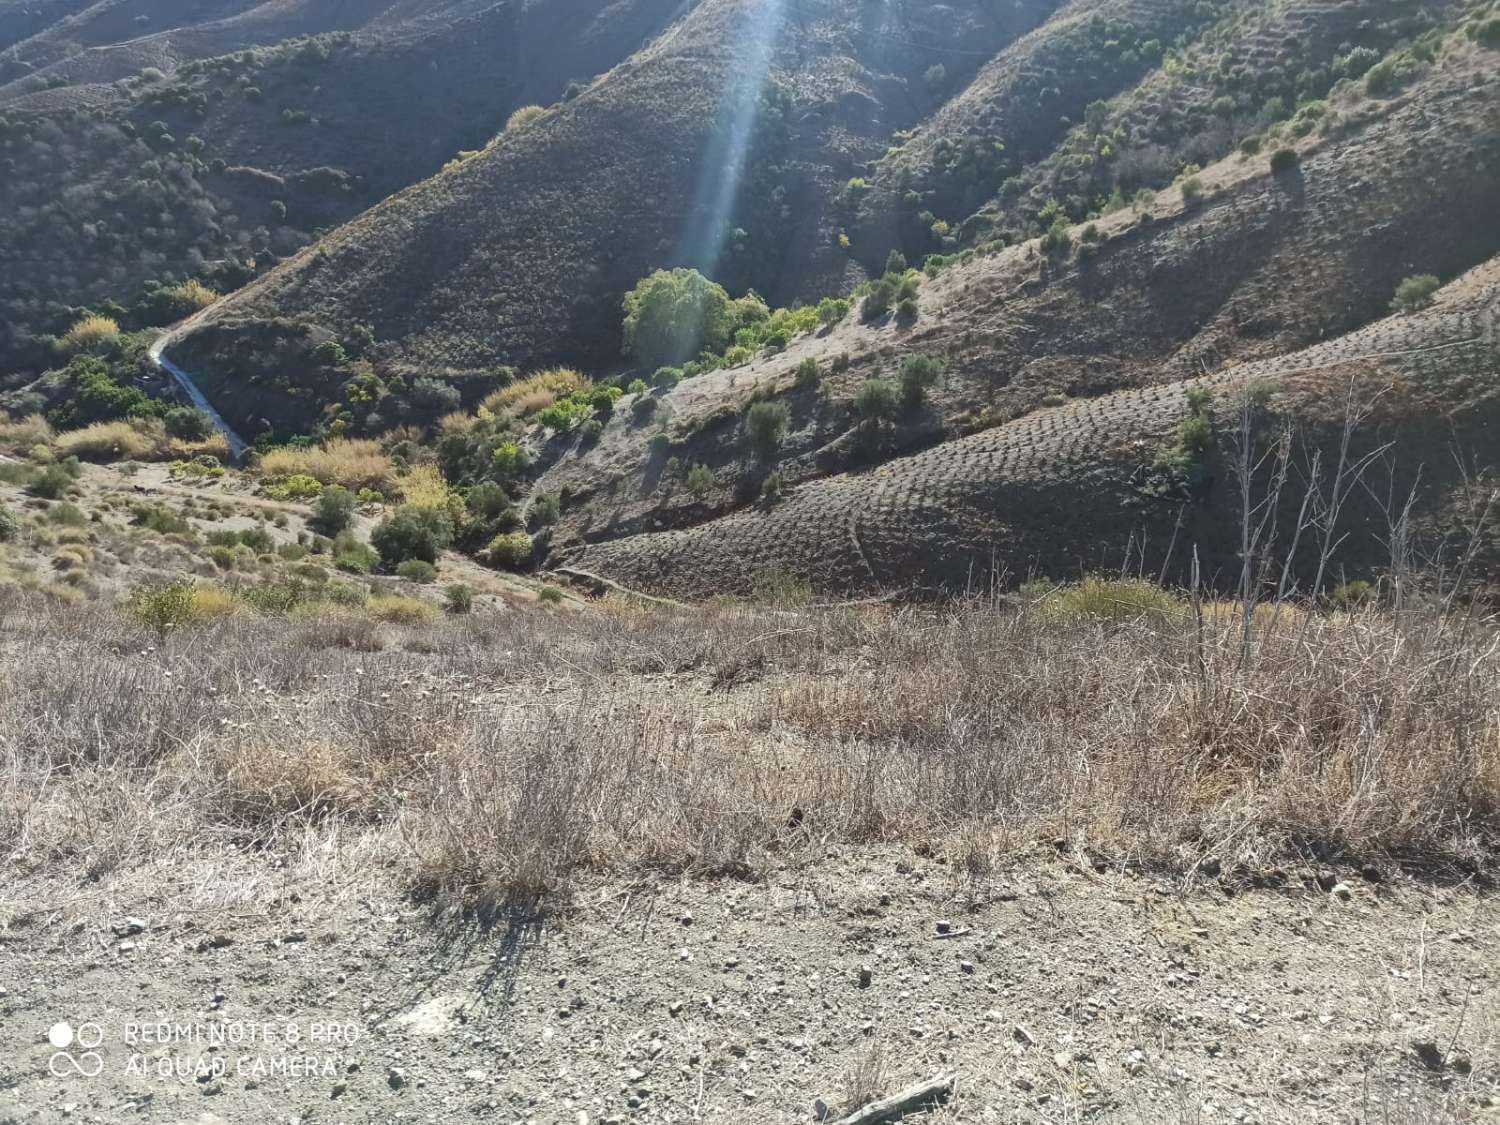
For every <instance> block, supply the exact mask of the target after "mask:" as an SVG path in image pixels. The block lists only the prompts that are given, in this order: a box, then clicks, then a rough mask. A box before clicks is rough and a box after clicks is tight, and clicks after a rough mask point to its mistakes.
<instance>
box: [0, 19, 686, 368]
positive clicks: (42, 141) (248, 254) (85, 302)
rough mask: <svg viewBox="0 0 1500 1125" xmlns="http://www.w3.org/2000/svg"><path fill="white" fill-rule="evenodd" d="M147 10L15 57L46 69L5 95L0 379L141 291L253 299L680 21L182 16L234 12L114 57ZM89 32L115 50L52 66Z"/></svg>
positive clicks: (95, 49)
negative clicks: (385, 206) (167, 286)
mask: <svg viewBox="0 0 1500 1125" xmlns="http://www.w3.org/2000/svg"><path fill="white" fill-rule="evenodd" d="M141 7H142V6H141V5H133V6H132V5H121V4H99V5H95V6H93V7H91V8H90V9H89V10H88V13H86V15H87V17H88V18H87V19H84V18H83V17H79V20H80V21H82V22H81V23H79V22H78V21H74V22H72V23H67V24H66V25H65V26H62V27H61V28H54V29H52V30H51V32H50V33H49V34H50V36H51V38H47V37H45V36H44V37H42V38H41V39H38V38H32V39H28V40H26V41H23V42H20V43H17V44H15V45H13V46H12V47H11V48H10V49H9V50H8V51H6V52H4V53H3V54H0V68H3V66H4V65H5V63H6V62H8V63H9V64H10V65H11V66H12V67H13V68H14V67H21V65H22V62H23V61H24V62H25V63H26V67H27V68H39V69H36V72H35V73H31V74H29V75H28V76H27V77H25V78H16V79H14V80H13V81H11V82H9V84H6V85H0V160H3V162H4V167H5V168H6V169H7V170H8V174H7V175H5V176H4V177H3V178H0V272H3V280H0V321H3V323H0V368H11V369H15V368H19V369H21V370H23V371H30V372H31V373H33V374H34V373H35V372H36V371H37V370H39V369H40V368H41V367H43V366H45V364H46V363H47V361H48V355H47V352H46V346H45V343H42V344H38V343H37V342H35V341H34V339H33V337H34V336H37V335H46V334H57V335H60V334H62V332H64V331H65V330H66V328H67V326H68V324H70V323H71V322H72V321H73V319H75V318H76V317H77V315H78V310H79V308H80V307H81V306H87V307H90V308H93V309H95V310H97V311H109V310H110V309H114V308H124V309H127V310H128V309H131V308H133V307H134V306H135V304H136V303H137V301H138V300H139V298H140V296H141V293H142V288H143V286H144V285H145V284H146V283H147V282H150V281H164V282H175V281H180V280H182V279H184V278H187V277H195V278H197V279H199V280H201V281H203V282H205V283H206V284H208V285H209V287H210V288H212V289H214V290H216V291H218V292H227V291H230V290H232V289H235V288H237V287H239V286H240V285H243V284H244V283H245V282H246V281H247V280H249V279H251V278H253V277H254V276H256V274H257V272H264V271H265V270H267V269H269V268H270V267H271V266H273V265H274V264H275V263H276V262H277V261H278V260H280V259H281V258H282V257H285V256H287V255H290V254H292V253H294V252H296V251H297V250H298V249H300V248H301V247H303V246H306V245H307V244H308V243H309V242H311V241H313V240H314V239H315V237H316V236H317V235H318V234H319V233H320V232H321V231H323V230H324V229H326V228H330V227H334V226H337V225H338V224H340V223H342V222H344V221H346V220H348V219H350V218H353V217H354V216H355V215H357V214H358V213H359V212H360V211H362V210H364V209H365V208H368V207H369V206H371V205H372V204H374V203H376V202H378V201H379V200H380V199H382V198H384V197H385V196H387V195H389V194H391V193H392V192H395V191H398V190H400V189H401V188H403V187H405V186H407V185H408V184H411V183H413V182H415V181H417V180H420V179H423V178H425V177H427V176H430V175H432V174H433V173H435V172H437V171H439V170H440V169H441V168H442V167H443V165H444V164H446V163H448V162H449V161H452V160H454V159H455V158H456V157H457V156H458V155H459V154H460V153H461V152H464V151H469V150H477V149H481V148H483V147H484V145H485V144H486V143H487V142H488V141H490V139H491V138H493V137H494V136H495V135H496V134H497V133H499V132H500V131H501V130H502V129H503V128H504V126H505V122H506V119H507V117H508V116H509V114H510V113H511V112H512V111H514V110H515V109H517V108H518V107H520V106H524V105H528V104H533V103H538V102H539V103H543V104H546V103H548V102H551V101H554V100H557V99H559V98H561V97H563V96H564V94H565V91H566V90H567V89H568V87H569V84H570V82H573V81H575V80H576V81H587V80H588V79H589V78H591V77H592V76H593V75H595V74H597V73H599V72H600V71H603V70H607V69H608V68H609V67H611V66H613V65H614V64H615V63H617V62H618V61H619V60H620V59H621V58H623V57H625V55H627V54H629V53H630V52H631V51H634V50H635V49H636V48H637V47H638V46H639V45H640V44H641V43H642V42H643V41H645V40H646V39H648V38H649V37H650V36H651V35H652V34H654V33H655V32H656V31H657V30H658V29H659V28H660V26H661V24H662V21H663V20H664V19H665V18H666V16H667V14H668V13H669V11H670V5H668V4H666V3H664V2H660V0H641V2H639V3H634V2H631V3H623V4H593V3H587V2H584V3H578V4H561V5H547V6H542V7H538V6H527V5H523V4H520V3H514V2H512V3H480V2H477V0H469V2H465V3H455V4H448V5H441V6H437V7H434V6H432V5H410V4H391V3H387V4H379V5H377V4H336V5H335V4H322V3H318V4H301V5H294V4H286V3H279V4H264V5H255V6H246V5H238V6H236V5H233V4H222V3H221V4H201V3H200V4H192V5H186V6H185V7H187V8H190V9H191V10H192V11H193V12H196V13H199V14H200V15H204V16H206V15H208V14H213V13H216V14H218V15H219V16H220V17H221V18H215V19H212V20H209V19H206V18H205V19H201V20H198V21H197V22H185V23H184V24H183V25H182V26H174V27H173V28H172V29H171V30H165V31H161V32H158V33H154V34H149V35H146V36H144V37H140V38H134V39H132V40H131V41H130V42H129V43H128V44H125V45H112V44H111V42H110V36H111V35H117V34H125V33H126V32H125V31H122V30H121V28H122V26H125V27H128V28H130V29H134V28H135V26H136V25H135V23H134V21H133V20H125V24H124V25H121V22H120V21H121V19H123V18H124V17H125V16H126V15H128V12H127V11H126V9H132V8H141ZM237 7H238V8H243V9H245V10H244V11H240V12H238V14H232V15H231V14H224V13H226V12H230V11H231V10H233V9H236V8H237ZM171 14H172V13H170V12H167V11H163V10H161V9H159V8H156V7H152V8H151V10H150V13H149V20H148V23H149V22H150V21H155V22H156V23H160V22H164V21H165V19H166V18H167V17H168V16H170V15H171ZM183 19H184V20H186V16H185V15H184V16H183ZM75 25H76V26H75ZM315 32H316V33H322V34H318V35H316V36H314V37H312V38H309V37H308V36H309V34H311V33H315ZM132 33H133V32H132ZM74 35H77V36H82V37H83V38H84V39H85V40H86V41H88V42H89V43H90V44H93V41H94V40H99V43H98V44H97V45H90V46H89V47H88V49H87V50H86V51H84V52H83V53H82V54H68V55H66V57H64V58H63V59H61V61H58V62H56V63H53V64H50V65H47V66H44V67H43V66H40V60H42V59H45V58H47V57H49V51H48V49H46V47H47V44H48V43H54V42H55V41H60V40H59V37H67V36H74ZM66 41H67V42H75V41H76V40H73V39H67V40H66ZM115 315H119V314H115ZM179 315H180V314H179ZM154 322H155V323H165V321H161V320H156V321H154Z"/></svg>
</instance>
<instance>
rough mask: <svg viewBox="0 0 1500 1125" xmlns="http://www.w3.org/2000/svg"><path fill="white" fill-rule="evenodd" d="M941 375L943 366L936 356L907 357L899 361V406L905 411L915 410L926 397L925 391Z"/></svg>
mask: <svg viewBox="0 0 1500 1125" xmlns="http://www.w3.org/2000/svg"><path fill="white" fill-rule="evenodd" d="M942 373H943V364H942V361H941V360H939V359H938V358H937V357H936V356H930V355H909V356H907V357H906V358H905V359H904V360H902V361H901V405H902V407H904V408H905V409H906V410H916V409H917V408H918V407H919V406H921V405H922V402H923V400H924V399H925V398H926V397H927V391H928V389H929V388H931V387H932V386H933V385H935V384H936V383H937V381H938V377H939V376H940V375H942Z"/></svg>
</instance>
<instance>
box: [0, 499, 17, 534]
mask: <svg viewBox="0 0 1500 1125" xmlns="http://www.w3.org/2000/svg"><path fill="white" fill-rule="evenodd" d="M20 530H21V524H20V521H19V520H17V519H16V514H15V513H14V512H12V511H11V510H10V509H9V508H7V507H6V506H5V505H4V504H0V543H9V542H11V541H12V540H14V539H15V537H16V535H17V534H18V533H19V532H20Z"/></svg>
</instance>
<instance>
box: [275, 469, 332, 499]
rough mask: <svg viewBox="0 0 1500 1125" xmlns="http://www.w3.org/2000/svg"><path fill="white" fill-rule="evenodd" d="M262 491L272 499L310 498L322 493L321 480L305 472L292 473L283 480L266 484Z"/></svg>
mask: <svg viewBox="0 0 1500 1125" xmlns="http://www.w3.org/2000/svg"><path fill="white" fill-rule="evenodd" d="M262 491H264V492H265V494H266V495H267V496H268V497H270V498H271V499H272V500H311V499H313V497H315V496H320V495H322V492H323V482H322V481H320V480H318V479H317V478H316V477H310V476H308V475H307V474H306V473H294V474H292V475H291V476H289V477H287V478H286V479H285V480H282V481H277V482H276V483H275V484H270V485H267V486H266V487H265V488H264V489H263V490H262Z"/></svg>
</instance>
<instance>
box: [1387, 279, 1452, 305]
mask: <svg viewBox="0 0 1500 1125" xmlns="http://www.w3.org/2000/svg"><path fill="white" fill-rule="evenodd" d="M1441 287H1442V283H1441V282H1440V281H1438V279H1437V278H1436V277H1434V276H1433V275H1432V274H1430V273H1419V274H1414V275H1412V276H1411V277H1406V278H1403V279H1402V281H1401V284H1400V285H1398V286H1396V296H1395V297H1394V299H1392V301H1391V307H1392V308H1393V309H1395V310H1396V311H1397V312H1403V313H1414V312H1420V311H1421V310H1422V309H1425V308H1426V307H1427V306H1428V305H1430V304H1432V298H1433V297H1434V296H1435V295H1436V293H1437V291H1438V289H1440V288H1441Z"/></svg>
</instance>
